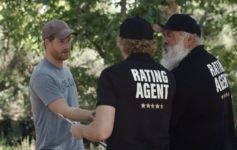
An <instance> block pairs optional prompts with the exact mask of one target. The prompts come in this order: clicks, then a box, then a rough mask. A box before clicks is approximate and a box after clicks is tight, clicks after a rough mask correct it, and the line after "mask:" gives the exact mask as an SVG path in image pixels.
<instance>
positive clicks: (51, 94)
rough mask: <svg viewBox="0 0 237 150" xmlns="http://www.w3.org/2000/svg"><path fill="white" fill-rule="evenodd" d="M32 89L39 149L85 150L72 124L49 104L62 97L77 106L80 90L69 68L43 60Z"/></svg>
mask: <svg viewBox="0 0 237 150" xmlns="http://www.w3.org/2000/svg"><path fill="white" fill-rule="evenodd" d="M29 90H30V96H31V104H32V112H33V119H34V125H35V131H36V150H46V149H47V150H82V149H83V143H82V140H76V139H74V138H73V137H72V136H71V134H70V127H71V125H70V124H69V123H68V122H66V121H65V120H63V119H62V118H60V117H59V116H58V115H57V114H55V113H53V112H52V111H50V110H49V109H48V107H47V106H48V104H50V103H52V102H53V101H55V100H57V99H60V98H63V99H65V101H66V102H67V103H68V105H69V106H74V107H78V102H77V101H78V98H77V89H76V85H75V81H74V79H73V77H72V74H71V72H70V70H69V68H68V67H66V66H63V67H62V68H58V67H56V66H54V65H53V64H51V63H50V62H49V61H48V60H47V59H43V60H42V61H41V62H40V63H39V64H38V65H37V67H36V68H35V69H34V71H33V73H32V76H31V79H30V89H29Z"/></svg>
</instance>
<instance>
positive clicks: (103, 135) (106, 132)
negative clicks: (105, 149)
mask: <svg viewBox="0 0 237 150" xmlns="http://www.w3.org/2000/svg"><path fill="white" fill-rule="evenodd" d="M111 134H112V129H98V130H97V132H95V136H94V138H93V140H94V141H97V142H98V141H104V140H106V139H108V138H109V137H110V136H111Z"/></svg>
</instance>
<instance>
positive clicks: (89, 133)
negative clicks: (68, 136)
mask: <svg viewBox="0 0 237 150" xmlns="http://www.w3.org/2000/svg"><path fill="white" fill-rule="evenodd" d="M71 132H72V134H73V136H74V137H75V138H77V139H82V138H86V139H88V140H90V141H94V142H98V141H103V140H106V139H107V138H108V134H106V131H103V129H101V128H100V127H98V126H96V125H95V122H92V123H91V124H88V125H82V124H76V125H73V126H72V129H71Z"/></svg>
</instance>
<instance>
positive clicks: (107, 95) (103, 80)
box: [97, 70, 116, 107]
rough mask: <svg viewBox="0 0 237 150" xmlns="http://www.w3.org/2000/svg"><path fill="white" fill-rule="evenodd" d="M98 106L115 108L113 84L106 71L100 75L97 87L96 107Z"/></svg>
mask: <svg viewBox="0 0 237 150" xmlns="http://www.w3.org/2000/svg"><path fill="white" fill-rule="evenodd" d="M98 105H109V106H113V107H115V106H116V96H115V91H114V87H113V82H112V79H111V78H110V76H109V72H108V71H106V70H104V71H103V72H102V73H101V75H100V78H99V83H98V87H97V106H98Z"/></svg>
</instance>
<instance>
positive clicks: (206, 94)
mask: <svg viewBox="0 0 237 150" xmlns="http://www.w3.org/2000/svg"><path fill="white" fill-rule="evenodd" d="M153 28H154V30H156V31H161V32H162V33H163V45H164V50H163V51H162V58H161V64H162V65H164V66H165V67H166V68H167V69H169V70H172V72H173V73H174V76H175V79H176V94H175V98H174V102H173V105H172V106H173V108H172V115H171V126H170V136H171V150H235V149H234V139H235V135H234V119H233V111H232V99H231V93H230V88H229V84H228V82H227V74H226V73H225V71H224V68H223V66H222V65H221V63H220V62H219V61H218V60H217V59H216V58H215V57H214V56H213V55H211V54H210V53H208V52H207V51H206V50H205V48H204V46H203V45H202V44H201V39H200V36H201V30H200V27H199V25H198V24H197V22H196V21H195V20H194V19H193V18H191V17H190V16H189V15H186V14H174V15H173V16H171V17H170V18H169V20H168V21H167V23H166V24H165V25H154V26H153Z"/></svg>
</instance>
